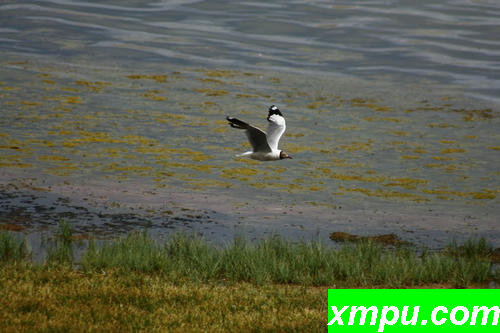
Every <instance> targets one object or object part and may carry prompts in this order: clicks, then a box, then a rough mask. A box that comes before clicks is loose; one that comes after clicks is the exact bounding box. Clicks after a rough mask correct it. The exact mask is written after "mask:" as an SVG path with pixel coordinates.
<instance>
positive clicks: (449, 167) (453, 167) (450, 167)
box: [424, 163, 459, 171]
mask: <svg viewBox="0 0 500 333" xmlns="http://www.w3.org/2000/svg"><path fill="white" fill-rule="evenodd" d="M424 166H425V167H426V168H435V169H443V170H445V171H455V170H458V169H459V167H458V166H456V165H454V164H438V163H427V164H425V165H424Z"/></svg>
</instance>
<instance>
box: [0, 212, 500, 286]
mask: <svg viewBox="0 0 500 333" xmlns="http://www.w3.org/2000/svg"><path fill="white" fill-rule="evenodd" d="M492 252H493V249H492V247H491V245H489V244H487V242H486V241H485V240H484V239H470V240H468V241H466V242H465V243H464V244H463V245H457V244H456V242H452V243H451V244H450V245H449V246H448V247H447V248H446V249H445V250H444V251H442V252H434V253H431V252H429V251H425V250H424V251H421V252H420V254H417V251H415V249H413V248H410V247H396V248H392V249H388V248H386V247H384V246H382V245H379V244H377V243H374V242H372V241H369V240H367V241H361V242H356V243H347V244H346V245H344V246H343V247H342V248H340V249H332V248H330V247H327V246H326V245H325V244H323V243H321V242H319V241H310V242H291V241H287V240H284V239H283V238H282V237H280V236H278V235H275V236H271V237H268V238H266V239H262V240H260V241H258V242H249V241H248V240H246V239H245V237H241V236H240V237H235V239H234V241H233V242H231V243H229V244H226V245H225V246H217V245H213V244H211V243H209V242H208V241H205V240H204V239H202V238H200V237H197V236H190V235H185V234H174V235H172V236H170V237H168V238H167V239H166V240H165V241H163V242H158V241H156V240H154V239H152V238H151V237H150V236H149V235H148V233H147V232H146V231H144V232H134V233H130V234H129V235H128V236H126V237H123V238H118V239H115V240H112V241H109V242H106V243H104V244H103V245H101V246H98V245H97V244H96V243H95V241H93V240H91V241H90V243H89V247H88V249H87V250H86V251H85V252H84V253H83V254H82V256H81V262H80V268H79V269H80V270H81V271H82V272H102V271H106V270H115V271H121V272H123V273H124V274H126V273H128V272H140V273H148V274H150V273H154V274H162V275H163V276H165V277H166V278H168V279H169V280H170V281H185V280H190V281H193V282H203V283H206V282H210V281H212V282H213V281H230V282H249V283H252V284H256V285H263V284H297V285H309V286H331V287H349V288H350V287H362V288H366V287H389V288H398V287H415V286H421V285H428V284H447V285H451V286H453V287H456V288H466V287H468V286H469V285H471V284H483V285H486V284H487V283H488V282H489V281H491V280H498V272H497V273H496V275H494V274H492V273H491V265H492V263H491V260H490V259H489V256H490V255H491V253H492ZM26 257H27V252H26V244H25V242H24V241H23V240H22V239H20V238H18V237H16V236H14V235H12V234H9V233H6V232H3V233H0V258H2V262H10V261H14V262H15V261H20V260H23V259H24V258H26ZM73 263H74V256H73V231H72V230H71V227H70V225H69V223H68V222H64V221H63V222H61V223H60V225H59V230H58V231H57V233H56V234H55V237H54V239H53V241H52V242H50V243H49V244H48V258H47V261H46V263H45V265H61V264H63V265H69V266H71V267H73Z"/></svg>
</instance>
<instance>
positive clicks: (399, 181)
mask: <svg viewBox="0 0 500 333" xmlns="http://www.w3.org/2000/svg"><path fill="white" fill-rule="evenodd" d="M427 183H428V181H427V180H425V179H414V178H391V179H390V183H387V184H384V186H398V187H404V188H406V189H414V188H416V187H417V186H418V185H423V184H427Z"/></svg>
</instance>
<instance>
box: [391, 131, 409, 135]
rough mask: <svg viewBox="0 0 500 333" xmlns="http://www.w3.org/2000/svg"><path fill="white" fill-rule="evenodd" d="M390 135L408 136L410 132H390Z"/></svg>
mask: <svg viewBox="0 0 500 333" xmlns="http://www.w3.org/2000/svg"><path fill="white" fill-rule="evenodd" d="M389 133H391V134H394V135H396V136H408V132H405V131H389Z"/></svg>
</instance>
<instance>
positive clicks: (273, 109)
mask: <svg viewBox="0 0 500 333" xmlns="http://www.w3.org/2000/svg"><path fill="white" fill-rule="evenodd" d="M274 114H277V115H280V116H282V117H283V115H282V114H281V111H280V109H278V107H277V106H276V105H271V106H270V107H269V114H268V115H267V120H269V117H271V116H272V115H274Z"/></svg>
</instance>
